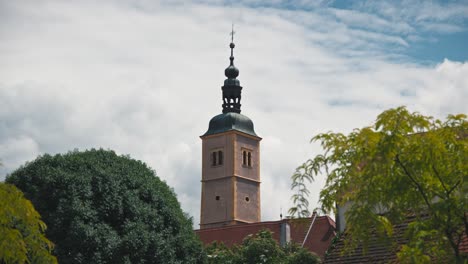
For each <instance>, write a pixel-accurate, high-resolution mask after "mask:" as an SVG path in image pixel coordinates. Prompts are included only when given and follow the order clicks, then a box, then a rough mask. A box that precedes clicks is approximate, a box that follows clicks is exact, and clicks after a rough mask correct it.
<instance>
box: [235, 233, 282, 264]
mask: <svg viewBox="0 0 468 264" xmlns="http://www.w3.org/2000/svg"><path fill="white" fill-rule="evenodd" d="M239 253H240V255H241V258H240V259H241V262H242V263H245V264H256V263H266V264H269V263H281V261H282V260H283V259H285V258H286V256H285V253H284V252H283V250H282V249H281V247H280V246H279V245H278V243H277V242H276V240H274V239H273V236H272V233H271V232H270V231H268V230H261V231H260V232H258V233H257V234H255V235H249V236H247V237H246V238H244V241H243V242H242V247H241V248H240V250H239Z"/></svg>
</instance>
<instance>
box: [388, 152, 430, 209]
mask: <svg viewBox="0 0 468 264" xmlns="http://www.w3.org/2000/svg"><path fill="white" fill-rule="evenodd" d="M395 161H396V162H397V163H398V165H400V167H401V168H402V169H403V171H404V172H405V174H406V176H408V178H410V180H411V181H412V182H413V183H414V184H415V185H416V188H417V189H418V191H419V193H420V194H421V196H422V197H423V199H424V201H425V202H426V205H427V207H428V208H429V209H430V210H431V211H432V206H431V203H430V202H429V199H428V198H427V196H426V193H425V192H424V190H423V188H422V186H421V184H419V183H418V182H417V181H416V180H415V179H414V177H413V176H411V174H410V173H409V171H408V169H407V168H406V167H405V165H403V163H402V162H401V160H400V157H399V155H398V154H397V155H396V157H395Z"/></svg>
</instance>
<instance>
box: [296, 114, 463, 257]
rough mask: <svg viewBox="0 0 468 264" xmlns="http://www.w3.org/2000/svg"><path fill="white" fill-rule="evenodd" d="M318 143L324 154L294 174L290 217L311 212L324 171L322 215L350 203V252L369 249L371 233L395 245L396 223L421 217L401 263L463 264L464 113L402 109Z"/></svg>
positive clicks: (403, 250)
mask: <svg viewBox="0 0 468 264" xmlns="http://www.w3.org/2000/svg"><path fill="white" fill-rule="evenodd" d="M312 140H313V141H319V142H320V143H321V145H322V147H323V149H324V153H323V154H319V155H317V156H315V157H314V158H312V159H310V160H308V161H306V162H305V163H304V164H303V165H302V166H300V167H298V169H297V170H296V173H295V174H294V175H293V177H292V179H293V185H292V187H293V189H295V190H297V194H296V196H294V197H293V199H294V201H295V202H296V206H295V207H294V208H292V210H291V212H292V213H295V214H298V215H301V214H303V213H305V214H308V212H307V204H306V203H304V200H305V201H306V200H307V194H308V191H307V186H306V184H307V182H310V181H313V180H314V177H315V176H316V175H318V174H321V173H323V174H326V176H327V181H326V186H325V188H324V189H323V190H322V191H321V193H320V199H321V203H322V207H323V209H324V210H325V211H326V212H330V211H333V210H334V209H335V204H338V205H344V204H346V203H350V209H349V210H348V211H347V213H346V214H345V218H346V222H347V225H346V228H347V232H348V233H350V236H347V237H348V238H349V240H348V241H347V242H348V246H349V247H348V248H353V247H354V246H356V245H357V244H358V243H363V244H364V245H366V243H367V242H368V241H369V238H370V237H372V236H373V234H372V232H377V234H378V235H379V236H380V237H381V238H387V239H390V240H391V239H392V232H393V225H395V224H399V223H401V222H402V221H404V220H405V218H406V217H407V216H408V215H415V216H416V217H417V220H416V221H414V222H412V223H411V224H410V225H409V230H408V233H407V234H406V236H407V238H408V239H409V242H408V243H407V244H406V245H404V246H403V247H402V248H401V250H400V252H399V253H398V256H399V257H400V260H402V261H410V262H411V258H415V257H416V258H417V259H419V261H422V262H424V260H427V261H431V260H432V261H434V260H437V259H439V258H440V259H445V260H446V259H447V258H448V259H453V261H462V258H463V257H462V256H460V252H459V244H460V242H461V239H462V236H463V235H467V234H468V215H467V214H466V212H468V208H467V200H468V195H467V194H468V185H467V177H468V122H467V117H466V116H465V115H449V116H448V117H447V120H446V121H441V120H437V119H434V118H432V117H428V116H424V115H421V114H419V113H411V112H409V111H408V110H407V109H406V108H404V107H399V108H396V109H390V110H387V111H385V112H383V113H382V114H380V115H379V116H378V117H377V120H376V122H375V124H374V125H372V126H369V127H364V128H361V129H355V130H354V131H353V132H351V133H350V134H348V135H344V134H341V133H331V132H330V133H324V134H319V135H317V136H315V137H314V138H313V139H312ZM383 212H384V214H382V213H383ZM370 227H374V228H370Z"/></svg>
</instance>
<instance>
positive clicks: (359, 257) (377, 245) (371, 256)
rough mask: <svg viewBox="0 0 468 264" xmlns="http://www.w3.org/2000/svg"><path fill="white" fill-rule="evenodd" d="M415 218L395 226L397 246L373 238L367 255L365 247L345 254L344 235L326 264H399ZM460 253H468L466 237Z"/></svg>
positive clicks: (335, 245) (326, 258)
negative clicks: (364, 252)
mask: <svg viewBox="0 0 468 264" xmlns="http://www.w3.org/2000/svg"><path fill="white" fill-rule="evenodd" d="M414 219H415V217H414V216H409V217H407V219H406V220H405V221H404V222H403V223H401V224H398V225H394V226H393V228H394V230H393V235H394V239H395V242H396V244H395V245H389V244H386V243H384V242H382V241H378V240H377V239H376V237H374V238H371V242H369V245H368V248H367V254H363V247H362V246H361V245H359V246H358V247H357V248H356V249H355V250H354V251H352V252H349V253H348V254H343V253H342V252H343V248H344V246H345V240H346V237H347V234H346V233H345V234H343V235H342V236H341V237H340V238H339V239H338V240H337V241H336V242H335V243H334V244H333V245H332V246H331V247H330V249H329V252H328V255H327V256H326V257H325V261H324V263H325V264H326V263H333V264H336V263H338V264H339V263H343V264H345V263H346V264H348V263H349V264H352V263H399V261H398V258H397V252H398V250H399V249H400V247H401V245H403V244H406V243H407V242H408V239H407V238H405V236H404V233H405V231H406V230H407V228H408V224H409V223H410V222H411V221H414ZM459 248H460V252H462V253H465V254H467V253H468V238H467V237H466V236H465V237H464V238H463V240H462V242H461V244H460V246H459Z"/></svg>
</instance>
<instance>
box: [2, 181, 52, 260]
mask: <svg viewBox="0 0 468 264" xmlns="http://www.w3.org/2000/svg"><path fill="white" fill-rule="evenodd" d="M45 229H46V225H45V224H44V222H42V221H41V216H40V215H39V213H38V212H37V211H36V210H35V209H34V206H33V205H32V204H31V202H30V201H28V200H27V199H26V198H24V195H23V193H22V192H21V191H20V190H18V189H17V188H16V187H15V186H13V185H11V184H5V183H0V263H5V264H9V263H14V264H22V263H38V264H41V263H47V264H49V263H57V259H56V258H55V257H54V256H52V254H51V251H52V248H53V244H52V242H50V241H49V240H48V239H47V238H46V237H45V235H44V230H45Z"/></svg>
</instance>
